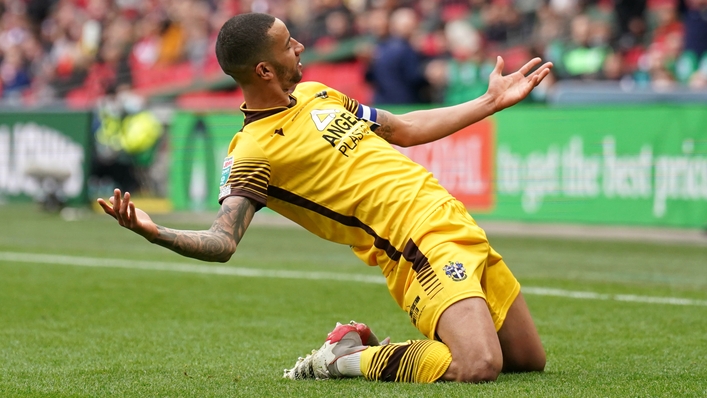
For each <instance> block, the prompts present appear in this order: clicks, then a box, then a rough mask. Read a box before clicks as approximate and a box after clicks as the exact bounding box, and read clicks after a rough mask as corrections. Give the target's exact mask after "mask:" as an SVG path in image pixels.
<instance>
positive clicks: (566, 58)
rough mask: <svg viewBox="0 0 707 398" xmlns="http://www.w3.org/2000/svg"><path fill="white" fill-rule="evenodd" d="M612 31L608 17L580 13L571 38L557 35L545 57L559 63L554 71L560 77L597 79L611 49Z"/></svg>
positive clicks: (574, 19) (573, 20)
mask: <svg viewBox="0 0 707 398" xmlns="http://www.w3.org/2000/svg"><path fill="white" fill-rule="evenodd" d="M610 35H611V30H610V27H609V26H608V24H607V23H606V22H605V21H602V20H598V19H597V20H592V19H591V18H590V17H589V16H588V15H586V14H578V15H576V16H574V17H573V18H572V22H571V25H570V37H569V40H557V39H556V40H555V41H554V42H553V43H551V44H550V46H549V47H548V48H546V54H545V57H546V58H547V60H548V61H552V62H553V63H554V64H555V67H554V68H553V69H554V70H553V73H554V74H555V75H556V76H558V77H560V78H570V79H597V78H599V77H600V73H601V70H602V67H603V64H604V60H605V59H606V56H607V54H608V53H609V39H610Z"/></svg>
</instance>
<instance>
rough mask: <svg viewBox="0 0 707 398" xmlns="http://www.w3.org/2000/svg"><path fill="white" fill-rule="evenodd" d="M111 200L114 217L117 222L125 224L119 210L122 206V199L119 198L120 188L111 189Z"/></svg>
mask: <svg viewBox="0 0 707 398" xmlns="http://www.w3.org/2000/svg"><path fill="white" fill-rule="evenodd" d="M112 199H113V200H112V201H111V202H112V203H113V212H114V213H115V216H116V217H115V219H116V220H118V224H120V225H125V224H124V223H123V213H122V211H121V208H122V207H123V200H122V198H121V193H120V189H117V188H116V189H115V190H114V191H113V198H112Z"/></svg>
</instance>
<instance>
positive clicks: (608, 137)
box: [482, 105, 707, 227]
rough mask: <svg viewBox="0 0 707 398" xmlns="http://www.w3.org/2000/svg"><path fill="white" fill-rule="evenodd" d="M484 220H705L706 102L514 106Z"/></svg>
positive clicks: (503, 126)
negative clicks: (687, 104)
mask: <svg viewBox="0 0 707 398" xmlns="http://www.w3.org/2000/svg"><path fill="white" fill-rule="evenodd" d="M495 118H496V125H497V130H496V150H495V153H496V156H495V164H496V167H495V170H496V175H495V185H496V186H495V194H496V196H495V200H494V203H495V206H494V207H493V209H492V211H490V212H489V213H487V214H486V215H485V216H482V217H486V218H494V219H509V220H526V221H542V222H574V223H592V224H624V225H654V226H676V227H704V226H705V225H707V107H704V106H695V105H691V106H669V105H664V106H640V107H639V106H636V107H611V108H609V107H602V108H585V109H545V108H542V109H534V108H521V107H519V108H513V109H509V110H506V111H503V112H501V113H499V114H498V115H496V116H495Z"/></svg>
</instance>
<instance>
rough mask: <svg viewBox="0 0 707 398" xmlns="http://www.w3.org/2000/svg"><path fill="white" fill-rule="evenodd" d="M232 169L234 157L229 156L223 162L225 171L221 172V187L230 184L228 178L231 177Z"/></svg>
mask: <svg viewBox="0 0 707 398" xmlns="http://www.w3.org/2000/svg"><path fill="white" fill-rule="evenodd" d="M231 167H233V156H229V157H227V158H226V159H224V160H223V169H222V170H221V182H220V183H219V186H224V185H226V183H227V182H228V177H229V176H230V175H231Z"/></svg>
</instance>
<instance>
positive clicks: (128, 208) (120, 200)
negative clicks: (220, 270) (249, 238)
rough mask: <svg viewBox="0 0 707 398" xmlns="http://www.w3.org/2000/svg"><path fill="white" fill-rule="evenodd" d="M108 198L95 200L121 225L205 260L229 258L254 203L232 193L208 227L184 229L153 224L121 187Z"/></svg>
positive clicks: (224, 259)
mask: <svg viewBox="0 0 707 398" xmlns="http://www.w3.org/2000/svg"><path fill="white" fill-rule="evenodd" d="M109 201H110V204H108V203H106V201H105V200H103V199H98V204H100V205H101V207H102V208H103V211H104V212H106V214H108V215H110V216H112V217H113V218H115V219H116V220H117V221H118V224H120V225H121V226H123V227H125V228H127V229H129V230H131V231H133V232H135V233H137V234H138V235H140V236H142V237H144V238H145V239H147V240H148V241H150V242H152V243H155V244H157V245H160V246H163V247H166V248H168V249H170V250H172V251H174V252H176V253H179V254H181V255H183V256H187V257H192V258H196V259H199V260H204V261H219V262H226V261H228V260H229V259H230V258H231V256H232V255H233V253H234V252H235V251H236V247H237V246H238V243H239V242H240V241H241V239H242V238H243V235H244V234H245V230H246V229H247V228H248V225H250V222H251V220H252V219H253V215H254V214H255V206H254V205H253V203H252V202H251V201H250V200H249V199H247V198H244V197H240V196H231V197H228V198H226V199H224V201H223V203H222V204H221V209H220V210H219V212H218V215H217V216H216V220H215V221H214V223H213V224H212V225H211V228H209V229H208V230H204V231H187V230H179V229H172V228H166V227H163V226H160V225H157V224H155V223H154V222H153V221H152V219H151V218H150V216H148V215H147V213H145V212H144V211H142V210H140V209H138V208H136V207H135V203H133V202H132V201H130V193H129V192H126V193H125V195H124V196H122V197H121V192H120V190H119V189H116V190H115V191H114V193H113V196H112V197H111V198H110V200H109Z"/></svg>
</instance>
